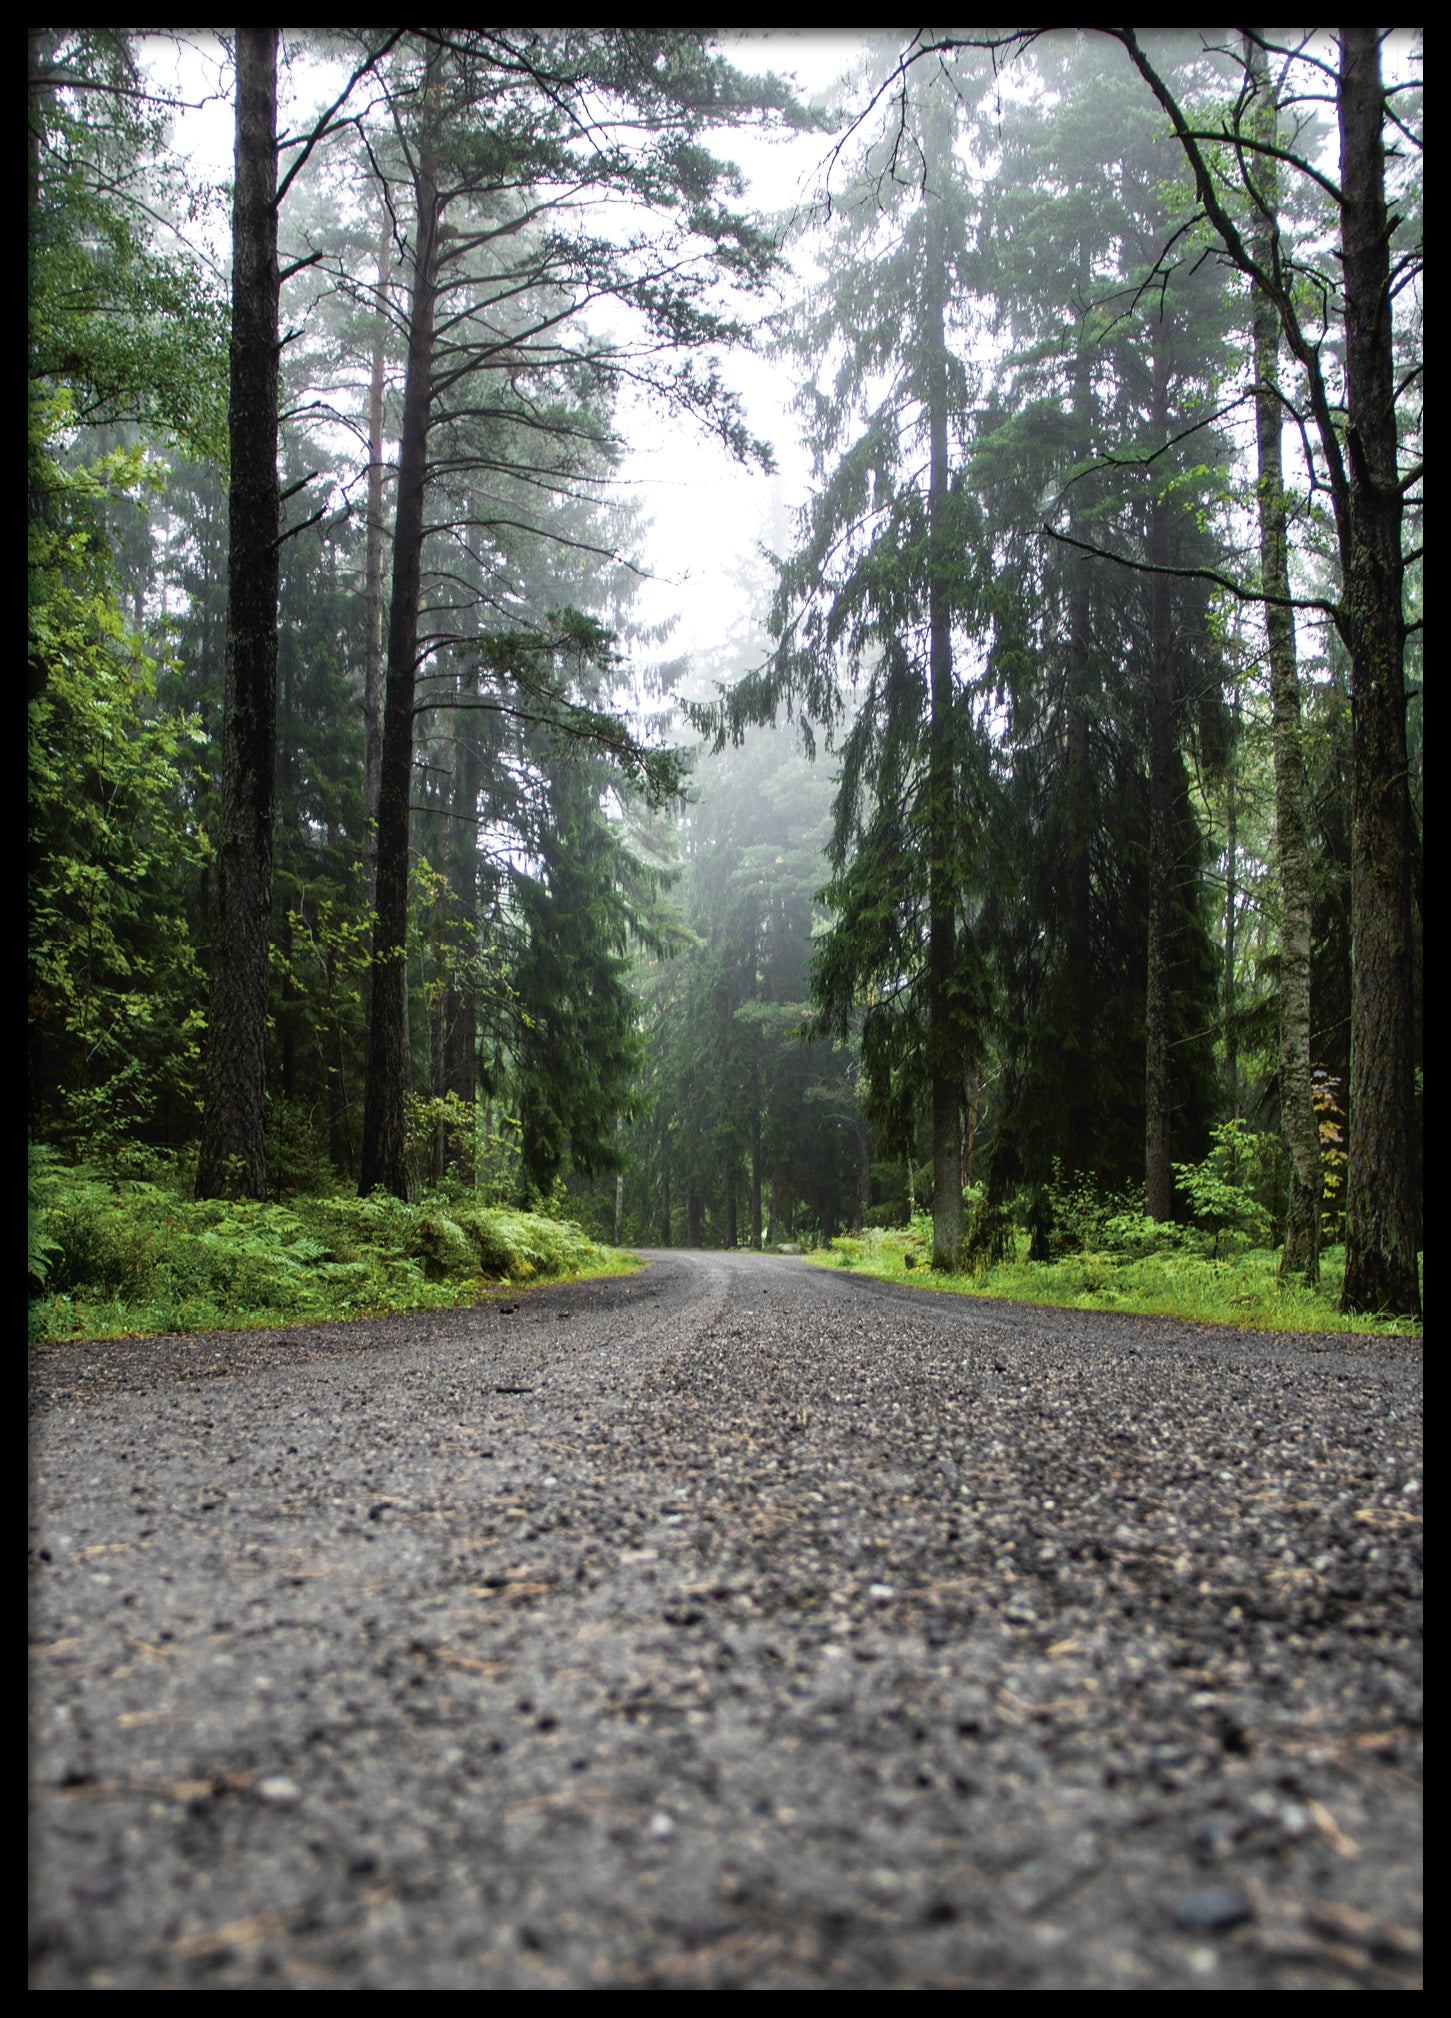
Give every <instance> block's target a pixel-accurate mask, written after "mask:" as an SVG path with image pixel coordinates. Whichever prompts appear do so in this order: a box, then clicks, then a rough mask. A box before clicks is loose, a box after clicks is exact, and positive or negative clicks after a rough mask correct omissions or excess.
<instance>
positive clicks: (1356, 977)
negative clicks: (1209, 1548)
mask: <svg viewBox="0 0 1451 2018" xmlns="http://www.w3.org/2000/svg"><path fill="white" fill-rule="evenodd" d="M1383 114H1384V98H1383V94H1382V88H1381V76H1380V44H1379V40H1378V35H1377V31H1376V29H1374V28H1343V29H1341V31H1340V186H1341V190H1342V202H1341V208H1340V243H1341V252H1342V260H1343V271H1344V275H1345V308H1346V314H1345V378H1346V399H1347V406H1348V409H1349V424H1348V427H1347V429H1346V451H1347V459H1348V462H1349V472H1348V474H1349V500H1348V508H1349V509H1348V515H1349V531H1350V541H1349V552H1348V554H1346V553H1344V552H1343V553H1342V566H1343V572H1344V577H1345V580H1344V589H1343V593H1342V598H1341V619H1340V630H1341V634H1342V636H1343V637H1344V639H1345V642H1346V644H1347V645H1348V647H1349V649H1350V664H1351V675H1350V682H1351V683H1350V694H1351V735H1352V752H1353V757H1352V762H1353V774H1352V785H1351V809H1352V819H1353V834H1352V842H1351V898H1350V906H1351V998H1350V1101H1349V1108H1350V1113H1349V1121H1350V1139H1349V1142H1348V1144H1347V1157H1348V1161H1347V1165H1346V1185H1345V1286H1344V1290H1343V1292H1342V1295H1341V1304H1340V1307H1341V1309H1342V1310H1345V1311H1356V1310H1383V1311H1390V1312H1394V1313H1395V1314H1397V1315H1400V1316H1410V1317H1419V1316H1420V1313H1421V1292H1420V1282H1419V1277H1418V1272H1417V1265H1416V1256H1417V1250H1418V1248H1419V1246H1420V1216H1419V1210H1418V1200H1417V1196H1416V1156H1415V1048H1414V1046H1415V1031H1414V1023H1415V1014H1414V1009H1415V996H1414V989H1415V982H1414V976H1413V971H1412V962H1411V858H1412V828H1411V802H1410V788H1409V779H1408V777H1407V770H1406V696H1405V684H1404V654H1405V639H1406V626H1405V612H1404V608H1403V605H1402V600H1401V597H1402V577H1403V573H1404V562H1403V560H1402V557H1401V556H1402V548H1401V516H1402V494H1401V487H1400V473H1399V468H1398V464H1397V457H1396V412H1395V375H1394V368H1393V361H1392V352H1391V307H1390V300H1391V297H1390V228H1389V225H1388V221H1387V217H1386V203H1385V154H1384V148H1383V145H1382V140H1381V121H1382V117H1383Z"/></svg>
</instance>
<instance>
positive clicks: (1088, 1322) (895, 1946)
mask: <svg viewBox="0 0 1451 2018" xmlns="http://www.w3.org/2000/svg"><path fill="white" fill-rule="evenodd" d="M1420 1402H1421V1347H1420V1342H1419V1341H1418V1340H1415V1341H1408V1340H1396V1339H1359V1340H1355V1339H1341V1338H1300V1339H1286V1338H1279V1337H1274V1336H1270V1335H1267V1334H1262V1333H1254V1332H1232V1331H1225V1330H1219V1329H1210V1328H1204V1327H1196V1326H1187V1325H1171V1324H1168V1323H1165V1322H1161V1321H1159V1320H1156V1319H1150V1318H1129V1317H1112V1316H1098V1315H1093V1314H1087V1313H1083V1312H1076V1311H1058V1310H1048V1309H1042V1308H1038V1307H1034V1306H1028V1305H1008V1304H1002V1303H990V1302H986V1301H982V1302H979V1301H976V1300H972V1299H962V1298H952V1297H947V1296H942V1295H939V1294H937V1293H935V1292H933V1291H931V1290H927V1289H921V1290H919V1289H915V1288H912V1289H905V1288H904V1289H898V1288H895V1287H893V1286H891V1285H888V1284H883V1283H875V1282H871V1281H868V1280H866V1279H863V1278H859V1277H852V1276H849V1275H846V1274H844V1273H828V1272H826V1271H822V1270H817V1269H813V1268H811V1267H809V1266H807V1265H806V1264H804V1263H801V1262H798V1261H793V1260H789V1259H784V1258H763V1257H760V1256H754V1255H744V1254H729V1255H727V1254H699V1253H691V1254H686V1253H671V1254H659V1255H656V1256H654V1257H652V1265H651V1266H650V1267H649V1268H648V1270H647V1271H646V1272H644V1273H643V1274H641V1275H638V1276H635V1277H631V1278H617V1279H614V1280H609V1281H603V1282H597V1283H579V1284H572V1285H563V1286H559V1287H554V1288H546V1289H540V1290H536V1291H533V1292H531V1293H528V1294H525V1295H518V1296H516V1297H514V1298H513V1299H510V1297H509V1296H508V1293H507V1292H505V1293H502V1294H501V1295H500V1296H498V1297H497V1298H495V1299H493V1300H491V1301H490V1302H489V1303H487V1304H485V1305H482V1306H480V1307H479V1308H477V1309H473V1310H466V1311H448V1312H435V1313H424V1314H415V1315H408V1316H399V1317H394V1318H388V1319H384V1320H380V1321H375V1322H368V1323H361V1324H353V1325H331V1326H324V1327H320V1328H317V1329H309V1330H306V1331H300V1332H299V1331H292V1332H276V1331H272V1332H250V1333H237V1334H211V1335H208V1336H205V1337H196V1338H186V1339H179V1338H166V1339H150V1340H142V1341H133V1342H129V1343H125V1344H76V1345H65V1346H54V1347H48V1348H41V1349H38V1350H35V1351H32V1353H31V1408H32V1446H31V1447H32V1458H31V1494H30V1502H31V1525H30V1544H31V1546H30V1567H31V1579H32V1581H31V1603H30V1621H31V1640H32V1646H31V1695H30V1700H31V1712H32V1715H31V1768H32V1788H33V1821H32V1855H31V1871H32V1885H31V1922H30V1940H31V1945H30V1957H31V1983H32V1985H33V1986H34V1987H37V1988H65V1987H72V1986H91V1987H101V1988H111V1987H114V1988H157V1989H160V1988H171V1987H181V1986H200V1987H211V1988H217V1989H227V1988H247V1987H251V1988H269V1987H271V1988H284V1987H288V1986H294V1987H299V1988H318V1989H321V1988H328V1987H338V1988H363V1987H379V1988H414V1987H416V1988H420V1989H422V1988H430V1989H431V1988H484V1987H488V1988H533V1987H560V1988H584V1987H591V1986H596V1985H598V1986H637V1987H641V1988H650V1987H654V1988H687V1989H694V1988H700V1989H705V1988H727V1987H745V1988H786V1987H797V1986H799V1987H803V1988H808V1987H818V1986H820V1987H826V1986H829V1985H845V1986H850V1987H861V1988H868V1987H872V1988H878V1987H887V1986H892V1987H900V1988H913V1987H916V1988H924V1989H926V1988H939V1987H941V1988H948V1987H962V1988H978V1987H982V1988H1025V1989H1026V1988H1042V1989H1055V1988H1056V1989H1065V1988H1087V1987H1102V1988H1158V1989H1176V1988H1205V1989H1235V1988H1251V1987H1253V1988H1256V1989H1295V1988H1317V1989H1323V1988H1332V1987H1346V1988H1362V1989H1380V1988H1386V1989H1394V1988H1414V1987H1417V1986H1418V1985H1419V1983H1420V1956H1421V1939H1420V1923H1421V1880H1420V1840H1421V1809H1420V1765H1421V1691H1420V1672H1421V1496H1420V1494H1421V1424H1420Z"/></svg>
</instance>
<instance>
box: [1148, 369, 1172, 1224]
mask: <svg viewBox="0 0 1451 2018" xmlns="http://www.w3.org/2000/svg"><path fill="white" fill-rule="evenodd" d="M1168 392H1169V351H1168V339H1167V335H1166V334H1165V333H1163V332H1161V334H1160V341H1159V345H1158V348H1157V350H1156V352H1155V355H1154V390H1153V410H1152V414H1151V416H1150V423H1149V425H1150V430H1151V438H1152V439H1153V440H1155V441H1157V440H1159V439H1160V438H1161V436H1162V434H1163V431H1164V427H1165V424H1166V421H1167V418H1168V410H1169V399H1168ZM1150 481H1151V482H1153V483H1155V485H1156V491H1155V495H1154V497H1153V499H1152V501H1151V503H1150V505H1149V562H1150V565H1151V566H1153V567H1154V568H1156V569H1161V568H1166V567H1168V566H1169V565H1170V562H1171V558H1172V554H1171V540H1170V532H1169V504H1168V501H1167V499H1166V498H1164V497H1163V496H1162V495H1161V494H1160V493H1159V491H1158V490H1157V484H1158V478H1157V477H1151V479H1150ZM1173 617H1174V612H1173V589H1172V587H1171V584H1170V581H1169V577H1168V576H1167V575H1166V574H1162V573H1156V574H1153V575H1151V576H1150V578H1149V944H1148V962H1147V970H1146V974H1145V982H1144V1197H1145V1207H1146V1210H1147V1212H1148V1215H1149V1217H1150V1218H1151V1219H1158V1220H1165V1219H1167V1218H1168V1217H1169V1215H1170V1213H1171V1212H1172V1211H1173V1207H1174V1172H1173V1168H1172V1165H1171V1160H1170V1141H1169V982H1170V934H1171V923H1172V916H1173V875H1174V621H1173Z"/></svg>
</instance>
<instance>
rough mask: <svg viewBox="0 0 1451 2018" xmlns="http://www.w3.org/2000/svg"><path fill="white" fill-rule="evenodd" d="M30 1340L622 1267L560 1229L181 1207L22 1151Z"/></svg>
mask: <svg viewBox="0 0 1451 2018" xmlns="http://www.w3.org/2000/svg"><path fill="white" fill-rule="evenodd" d="M30 1188H31V1200H30V1204H31V1211H30V1225H29V1243H28V1245H29V1255H30V1263H29V1266H30V1286H31V1291H32V1298H31V1305H30V1335H31V1337H32V1338H61V1337H70V1338H77V1337H87V1336H90V1337H105V1336H115V1335H117V1334H120V1333H126V1332H138V1331H158V1330H171V1331H198V1330H206V1329H212V1328H225V1327H227V1326H229V1325H231V1326H238V1325H247V1324H268V1323H278V1322H285V1321H287V1320H289V1319H297V1318H307V1319H312V1320H316V1321H321V1320H325V1319H328V1318H338V1317H351V1316H357V1315H360V1314H362V1313H364V1312H368V1311H377V1310H407V1309H413V1308H417V1307H419V1306H420V1305H431V1304H449V1303H459V1302H464V1301H467V1299H468V1297H469V1295H470V1294H472V1293H474V1292H476V1290H477V1288H478V1286H479V1284H480V1282H481V1281H482V1280H493V1281H506V1282H522V1281H527V1280H529V1279H531V1278H532V1277H535V1276H541V1277H543V1276H560V1275H578V1274H581V1273H584V1272H586V1271H593V1272H599V1271H601V1270H602V1269H608V1268H609V1267H611V1266H614V1265H618V1264H616V1263H615V1262H614V1257H613V1255H612V1253H611V1251H610V1250H608V1249H605V1248H601V1247H597V1246H596V1245H595V1244H594V1243H593V1242H592V1241H590V1240H588V1239H587V1238H586V1237H585V1235H584V1234H583V1233H582V1232H581V1230H580V1228H579V1227H578V1226H577V1225H575V1224H574V1223H573V1222H572V1221H569V1220H545V1219H540V1218H536V1217H535V1216H533V1215H532V1214H529V1213H523V1212H511V1211H508V1210H505V1209H491V1208H488V1207H470V1206H463V1205H459V1204H455V1203H454V1202H453V1199H452V1198H445V1197H443V1196H442V1195H440V1194H438V1193H431V1194H429V1195H427V1196H426V1197H425V1198H424V1200H423V1201H422V1202H421V1203H420V1204H419V1205H417V1206H411V1205H406V1204H404V1203H402V1202H401V1201H400V1200H398V1199H396V1198H392V1197H389V1196H388V1195H387V1194H386V1193H381V1192H375V1193H373V1195H372V1196H371V1197H368V1198H327V1197H324V1198H299V1199H295V1200H291V1201H289V1203H288V1204H287V1205H285V1206H284V1205H278V1204H274V1203H270V1202H269V1203H255V1202H250V1201H226V1200H221V1199H207V1200H200V1201H198V1200H193V1199H191V1198H189V1197H185V1196H183V1195H182V1194H181V1192H180V1189H179V1187H177V1186H175V1185H170V1186H168V1185H162V1184H153V1183H150V1182H148V1181H146V1180H144V1179H136V1178H106V1177H103V1176H102V1175H101V1174H100V1173H99V1172H97V1171H96V1170H94V1169H91V1168H79V1167H69V1168H68V1167H66V1166H64V1165H61V1164H60V1163H59V1162H58V1161H57V1160H56V1159H55V1158H54V1157H53V1156H50V1155H49V1154H48V1153H47V1152H45V1151H39V1152H37V1153H36V1154H35V1155H33V1156H32V1159H31V1171H30Z"/></svg>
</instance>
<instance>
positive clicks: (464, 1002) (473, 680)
mask: <svg viewBox="0 0 1451 2018" xmlns="http://www.w3.org/2000/svg"><path fill="white" fill-rule="evenodd" d="M461 686H462V687H463V692H464V698H465V699H468V698H470V697H471V696H472V694H473V693H474V692H475V690H476V686H477V675H476V673H475V671H474V670H473V669H472V668H470V670H469V671H467V672H466V673H465V674H464V676H463V679H462V681H461ZM475 719H476V717H474V716H472V715H470V714H469V713H468V712H467V710H465V712H464V713H462V714H461V715H460V716H459V718H458V721H459V726H458V727H457V728H456V730H455V733H454V768H453V803H452V818H451V819H450V821H449V823H448V826H449V833H448V840H447V857H446V859H447V861H448V870H449V889H450V894H451V897H452V904H453V915H454V930H455V946H454V952H453V955H452V957H451V959H450V963H449V964H450V970H451V971H450V977H449V984H448V1004H447V1023H448V1064H447V1075H446V1077H447V1090H448V1091H449V1092H450V1093H453V1094H455V1095H456V1096H457V1098H458V1099H460V1100H461V1101H462V1102H463V1103H464V1105H465V1107H472V1106H473V1104H474V1098H475V1093H476V1091H477V1087H478V1069H479V1041H478V998H477V992H476V990H475V988H474V984H473V980H472V975H473V971H474V963H473V955H474V953H475V952H476V950H477V948H478V938H479V855H478V824H477V823H478V812H479V789H480V785H481V783H482V774H483V763H482V759H481V757H480V755H479V745H478V739H477V737H476V736H475V735H474V734H473V732H472V730H471V727H470V724H471V723H472V722H473V721H474V720H475ZM460 955H462V956H463V957H460Z"/></svg>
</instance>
